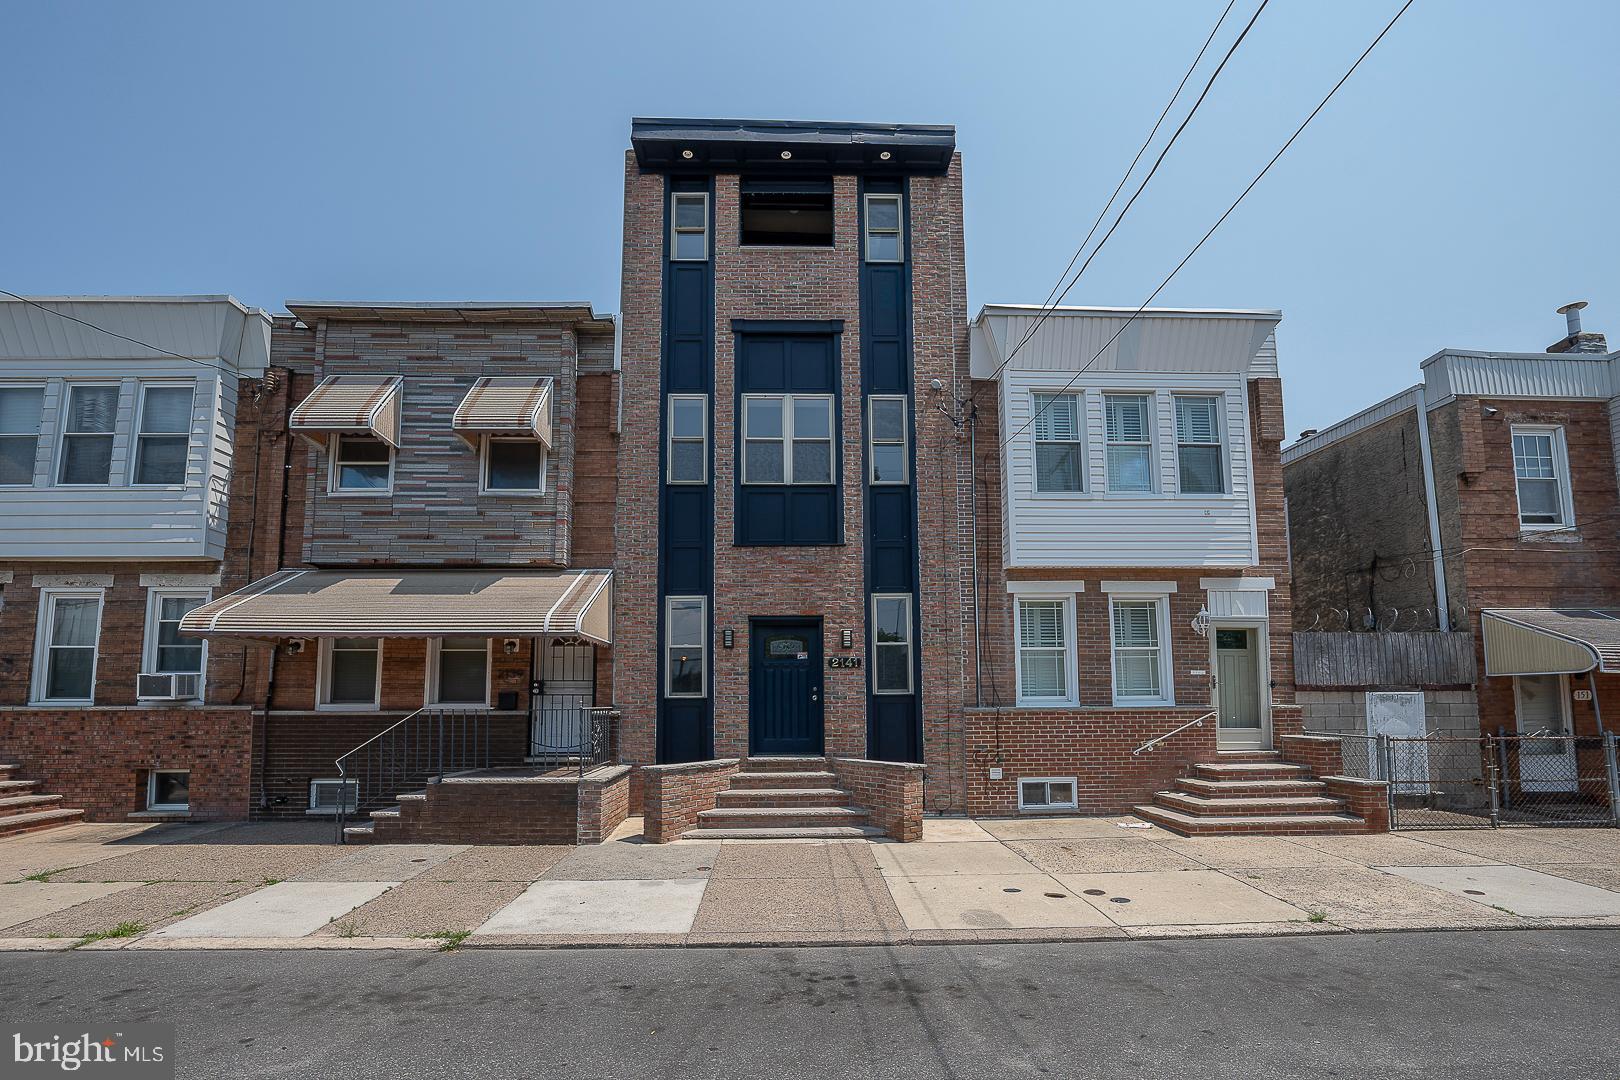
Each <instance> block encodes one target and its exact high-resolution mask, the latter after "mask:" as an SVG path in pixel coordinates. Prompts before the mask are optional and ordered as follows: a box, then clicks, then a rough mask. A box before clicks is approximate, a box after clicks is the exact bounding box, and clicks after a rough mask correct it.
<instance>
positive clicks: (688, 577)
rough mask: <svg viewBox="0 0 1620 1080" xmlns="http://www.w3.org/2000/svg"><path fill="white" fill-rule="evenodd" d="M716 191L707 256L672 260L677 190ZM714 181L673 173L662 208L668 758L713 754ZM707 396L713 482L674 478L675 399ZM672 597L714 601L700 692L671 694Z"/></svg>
mask: <svg viewBox="0 0 1620 1080" xmlns="http://www.w3.org/2000/svg"><path fill="white" fill-rule="evenodd" d="M688 191H699V192H704V193H706V194H707V195H708V196H709V236H708V258H706V259H704V260H702V261H698V260H695V259H691V260H688V259H683V260H680V261H675V260H673V259H671V258H670V255H671V254H672V253H671V252H670V250H669V244H670V227H669V226H670V208H671V206H672V205H673V202H674V198H673V197H674V195H675V194H676V193H677V192H688ZM714 203H715V199H714V183H713V178H712V177H703V178H682V179H676V178H673V177H669V178H666V179H665V182H664V205H663V208H662V211H661V213H660V214H659V223H660V228H661V229H662V230H663V254H664V265H663V275H662V281H661V289H662V295H661V296H660V308H659V310H660V312H661V318H662V323H661V326H660V329H661V334H660V342H659V350H660V351H659V376H658V381H659V395H658V492H659V495H658V610H657V613H656V626H657V633H656V641H657V645H658V651H657V652H656V654H655V655H654V656H653V657H652V661H653V665H654V671H655V673H656V675H655V679H654V684H655V686H656V693H657V703H658V704H657V724H658V730H657V736H656V740H655V743H656V754H657V758H658V761H659V762H661V763H667V762H679V761H702V760H706V759H708V758H712V757H713V756H714V660H715V658H714V639H715V636H716V635H715V632H714V619H715V616H714V215H715V206H714ZM671 394H702V395H705V396H707V397H708V399H709V407H708V409H707V410H706V412H707V414H708V416H707V423H708V447H707V449H708V454H709V461H708V462H707V464H706V466H705V476H707V477H708V481H707V482H706V483H703V484H670V483H668V479H669V462H668V461H667V460H666V459H667V457H668V454H669V430H668V428H669V397H670V395H671ZM671 596H701V597H703V598H704V599H705V600H706V601H707V603H706V604H705V609H706V613H707V617H706V622H707V625H706V626H705V627H704V632H705V641H706V643H707V647H706V648H705V650H704V663H705V665H706V669H707V670H706V672H705V677H704V689H705V690H706V691H707V692H706V694H705V696H703V697H701V698H690V697H681V698H669V697H665V696H664V676H665V672H664V665H665V662H666V657H665V645H664V640H665V636H664V621H665V613H666V609H667V604H666V601H667V599H668V598H669V597H671Z"/></svg>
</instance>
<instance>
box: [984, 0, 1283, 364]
mask: <svg viewBox="0 0 1620 1080" xmlns="http://www.w3.org/2000/svg"><path fill="white" fill-rule="evenodd" d="M1270 3H1271V0H1261V3H1260V6H1259V7H1258V8H1256V9H1255V12H1254V14H1253V15H1252V16H1250V17H1249V21H1248V24H1247V25H1245V26H1244V27H1243V32H1242V33H1240V34H1239V35H1238V36H1237V40H1235V41H1233V42H1232V44H1231V46H1230V47H1229V48H1228V49H1227V50H1226V55H1225V56H1223V57H1221V62H1220V64H1218V65H1217V66H1216V68H1215V71H1214V72H1213V73H1212V74H1211V75H1210V77H1209V80H1208V81H1207V82H1205V83H1204V89H1203V90H1202V91H1201V92H1200V93H1199V95H1198V100H1197V101H1195V102H1193V105H1192V108H1191V109H1188V110H1187V115H1186V116H1184V117H1182V118H1181V123H1180V124H1179V125H1178V126H1177V127H1176V130H1175V131H1173V132H1171V134H1170V140H1169V141H1168V142H1166V143H1165V144H1164V149H1163V150H1160V151H1159V156H1158V157H1157V158H1155V159H1154V161H1153V165H1152V167H1151V168H1149V169H1148V172H1147V175H1146V176H1144V177H1142V182H1141V183H1140V184H1138V185H1137V186H1136V190H1135V191H1133V192H1131V197H1130V198H1129V199H1128V200H1126V203H1125V205H1124V206H1123V207H1121V208H1120V211H1119V215H1118V216H1117V217H1115V218H1114V222H1113V224H1111V225H1109V226H1108V231H1107V232H1105V233H1103V237H1102V239H1101V240H1099V241H1097V246H1096V247H1094V248H1092V249H1091V254H1090V255H1087V256H1086V261H1085V262H1083V263H1081V264H1080V269H1079V270H1077V271H1075V274H1074V277H1072V278H1070V279H1069V283H1068V284H1067V285H1065V286H1064V287H1063V291H1062V292H1061V293H1059V294H1058V297H1057V300H1056V301H1054V302H1053V303H1052V304H1050V305H1048V306H1047V307H1046V309H1045V310H1044V311H1042V312H1041V313H1040V315H1039V316H1038V317H1037V318H1036V319H1035V324H1034V325H1033V326H1031V327H1030V328H1029V332H1028V333H1026V334H1025V335H1024V336H1023V338H1022V339H1021V340H1020V341H1019V342H1018V345H1017V346H1016V347H1015V348H1014V349H1013V350H1012V352H1010V353H1008V354H1007V359H1005V360H1003V361H1002V362H1001V366H1000V367H998V368H996V370H995V371H993V372H991V373H990V378H992V379H994V378H995V377H996V376H997V375H999V374H1001V372H1002V370H1003V369H1004V368H1006V366H1007V365H1008V364H1010V363H1012V361H1013V357H1015V356H1017V355H1018V350H1019V349H1021V348H1023V347H1024V342H1026V341H1028V340H1029V339H1030V338H1031V337H1034V336H1035V331H1037V330H1039V329H1040V328H1041V324H1042V323H1043V322H1045V321H1046V320H1047V318H1048V317H1050V316H1051V314H1052V312H1054V311H1056V310H1057V307H1058V305H1059V304H1061V303H1063V300H1064V298H1065V297H1066V296H1068V295H1069V292H1070V290H1072V289H1073V288H1074V287H1075V286H1076V285H1078V284H1079V283H1080V278H1081V277H1082V276H1083V275H1084V274H1085V272H1086V269H1087V268H1088V267H1090V266H1091V263H1092V260H1093V259H1095V258H1096V257H1097V256H1098V254H1099V253H1101V251H1102V249H1103V247H1104V245H1106V244H1107V243H1108V241H1109V238H1110V237H1112V236H1113V235H1114V231H1115V230H1116V229H1118V228H1119V227H1120V224H1121V223H1123V222H1124V220H1125V215H1126V214H1129V213H1130V212H1131V207H1132V206H1135V205H1136V200H1137V199H1138V198H1139V197H1140V196H1141V194H1142V192H1143V191H1145V190H1147V186H1148V181H1150V180H1152V179H1153V174H1154V173H1157V172H1158V171H1159V166H1160V165H1162V164H1164V159H1165V156H1166V155H1168V154H1169V153H1170V148H1171V147H1172V146H1175V145H1176V140H1177V139H1179V138H1180V137H1181V133H1182V132H1183V131H1186V130H1187V125H1188V124H1189V123H1191V122H1192V118H1193V117H1194V116H1195V115H1196V114H1197V113H1198V107H1199V106H1200V105H1202V104H1203V103H1204V99H1205V98H1207V97H1209V92H1210V90H1212V89H1213V88H1214V86H1215V80H1216V79H1218V78H1220V76H1221V72H1222V71H1224V70H1225V68H1226V62H1227V61H1228V60H1230V59H1232V54H1233V53H1235V52H1237V49H1238V46H1239V45H1241V44H1243V39H1244V38H1246V37H1248V36H1249V31H1250V30H1252V29H1253V28H1254V24H1255V22H1256V21H1257V20H1258V19H1259V18H1260V13H1261V12H1263V11H1265V10H1266V6H1267V5H1268V4H1270Z"/></svg>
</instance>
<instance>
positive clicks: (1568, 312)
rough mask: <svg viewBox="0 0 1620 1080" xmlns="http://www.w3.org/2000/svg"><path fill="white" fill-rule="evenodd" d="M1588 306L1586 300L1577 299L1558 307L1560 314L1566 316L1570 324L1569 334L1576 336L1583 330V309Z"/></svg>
mask: <svg viewBox="0 0 1620 1080" xmlns="http://www.w3.org/2000/svg"><path fill="white" fill-rule="evenodd" d="M1585 306H1586V301H1585V300H1577V301H1575V302H1574V303H1573V304H1565V305H1564V306H1563V307H1561V308H1559V309H1558V314H1560V315H1562V316H1563V317H1564V322H1565V323H1567V324H1568V325H1569V336H1570V337H1574V336H1575V335H1576V334H1578V333H1580V332H1581V309H1582V308H1583V307H1585Z"/></svg>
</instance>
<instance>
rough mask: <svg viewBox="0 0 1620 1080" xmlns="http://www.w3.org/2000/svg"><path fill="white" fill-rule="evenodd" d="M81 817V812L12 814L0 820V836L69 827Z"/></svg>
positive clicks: (82, 815) (82, 812)
mask: <svg viewBox="0 0 1620 1080" xmlns="http://www.w3.org/2000/svg"><path fill="white" fill-rule="evenodd" d="M82 817H84V811H83V810H38V811H35V812H33V813H31V814H12V815H11V816H10V817H5V818H0V836H21V835H22V834H23V833H30V832H38V831H39V830H40V829H52V828H55V827H56V826H58V825H71V824H72V823H73V822H75V821H78V820H79V819H80V818H82Z"/></svg>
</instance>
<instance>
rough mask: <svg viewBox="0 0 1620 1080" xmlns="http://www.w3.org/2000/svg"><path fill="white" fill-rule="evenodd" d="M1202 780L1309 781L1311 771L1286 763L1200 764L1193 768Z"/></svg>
mask: <svg viewBox="0 0 1620 1080" xmlns="http://www.w3.org/2000/svg"><path fill="white" fill-rule="evenodd" d="M1192 771H1193V776H1194V777H1196V778H1198V779H1200V780H1309V779H1310V778H1311V773H1310V770H1309V769H1307V768H1305V766H1303V765H1290V764H1288V763H1287V762H1284V761H1280V760H1279V761H1217V762H1200V763H1199V764H1197V765H1194V766H1193V767H1192Z"/></svg>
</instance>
